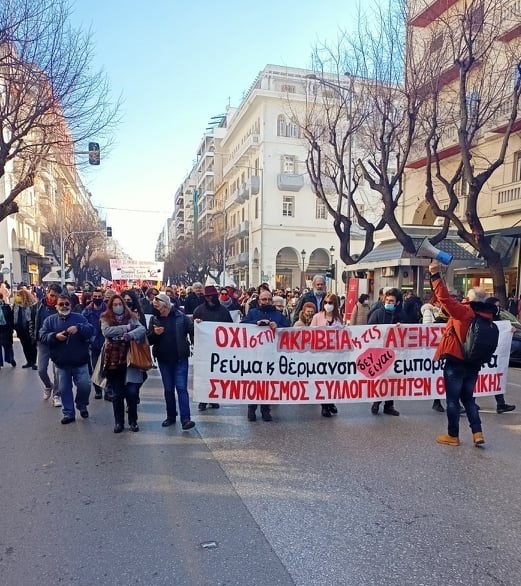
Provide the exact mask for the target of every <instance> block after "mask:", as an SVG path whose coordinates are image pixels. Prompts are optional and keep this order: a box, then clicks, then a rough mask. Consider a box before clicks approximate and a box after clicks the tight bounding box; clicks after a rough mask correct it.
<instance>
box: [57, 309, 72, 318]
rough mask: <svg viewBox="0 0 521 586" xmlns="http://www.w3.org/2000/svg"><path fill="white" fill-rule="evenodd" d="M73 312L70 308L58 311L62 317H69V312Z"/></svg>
mask: <svg viewBox="0 0 521 586" xmlns="http://www.w3.org/2000/svg"><path fill="white" fill-rule="evenodd" d="M70 312H71V310H70V309H60V311H58V314H59V315H60V316H61V317H67V316H68V315H69V313H70Z"/></svg>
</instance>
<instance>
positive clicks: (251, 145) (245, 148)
mask: <svg viewBox="0 0 521 586" xmlns="http://www.w3.org/2000/svg"><path fill="white" fill-rule="evenodd" d="M259 145H260V136H259V135H258V134H250V136H248V137H246V138H245V139H244V141H243V142H242V144H241V145H239V146H237V147H236V148H235V149H234V150H233V151H232V152H231V153H230V154H229V155H228V160H227V161H226V163H225V165H224V166H223V175H226V173H228V172H229V171H231V170H232V168H233V166H234V165H236V164H237V163H239V161H240V160H241V158H242V157H244V156H246V155H248V154H250V153H251V152H254V151H256V150H257V149H258V147H259Z"/></svg>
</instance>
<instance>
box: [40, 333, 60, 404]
mask: <svg viewBox="0 0 521 586" xmlns="http://www.w3.org/2000/svg"><path fill="white" fill-rule="evenodd" d="M36 347H37V360H38V376H39V377H40V380H41V381H42V383H43V386H44V387H45V388H46V389H52V394H53V396H56V395H58V396H60V390H59V388H58V380H57V378H58V375H57V372H56V367H55V366H54V362H52V361H51V349H50V348H49V346H47V344H42V343H41V342H38V343H37V344H36ZM49 362H50V363H51V365H52V374H53V376H52V378H53V379H54V382H53V383H52V382H51V379H50V378H49V374H48V373H47V369H48V367H49Z"/></svg>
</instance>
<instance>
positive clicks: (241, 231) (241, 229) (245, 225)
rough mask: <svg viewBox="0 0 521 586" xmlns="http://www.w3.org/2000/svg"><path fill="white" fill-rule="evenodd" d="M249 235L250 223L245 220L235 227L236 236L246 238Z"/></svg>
mask: <svg viewBox="0 0 521 586" xmlns="http://www.w3.org/2000/svg"><path fill="white" fill-rule="evenodd" d="M249 233H250V223H249V222H248V221H247V220H246V221H244V222H241V223H240V224H239V225H238V226H237V236H248V234H249Z"/></svg>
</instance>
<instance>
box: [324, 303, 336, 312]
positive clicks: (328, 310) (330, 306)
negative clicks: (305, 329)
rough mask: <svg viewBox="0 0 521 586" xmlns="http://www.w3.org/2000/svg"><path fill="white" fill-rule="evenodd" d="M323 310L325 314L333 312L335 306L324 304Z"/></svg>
mask: <svg viewBox="0 0 521 586" xmlns="http://www.w3.org/2000/svg"><path fill="white" fill-rule="evenodd" d="M324 309H325V310H326V311H327V312H330V311H333V309H335V306H334V305H333V304H332V303H324Z"/></svg>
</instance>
